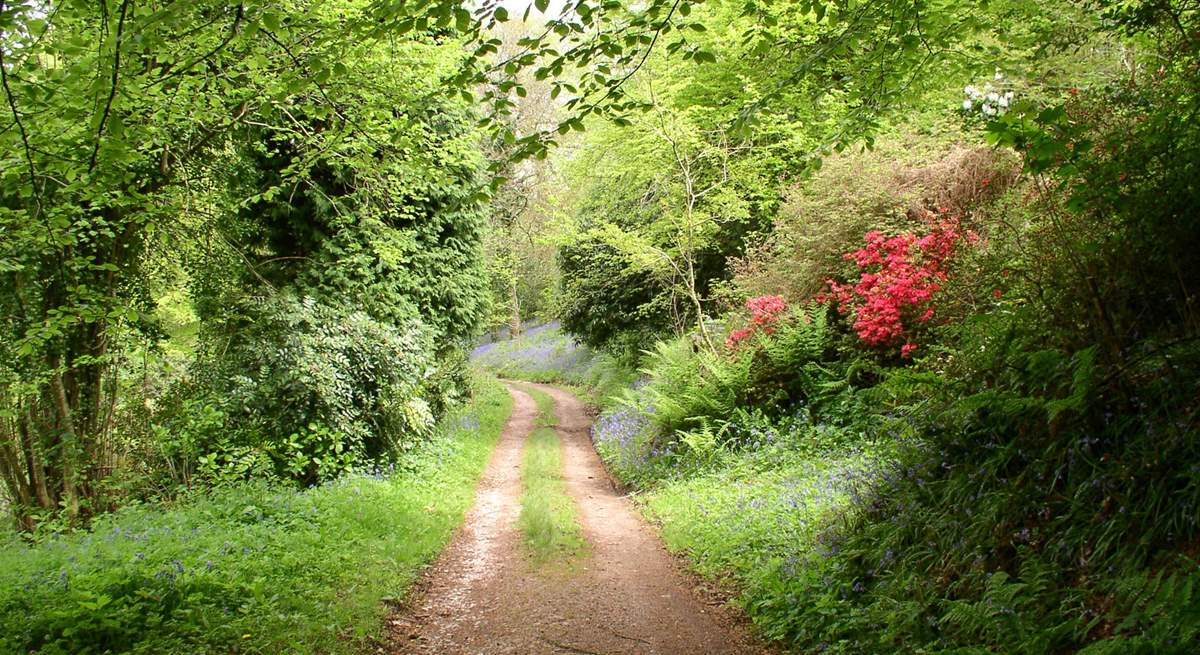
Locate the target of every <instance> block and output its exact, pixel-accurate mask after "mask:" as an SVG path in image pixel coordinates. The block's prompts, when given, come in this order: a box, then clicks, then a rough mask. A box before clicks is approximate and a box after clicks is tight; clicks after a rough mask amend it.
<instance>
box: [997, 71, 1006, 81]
mask: <svg viewBox="0 0 1200 655" xmlns="http://www.w3.org/2000/svg"><path fill="white" fill-rule="evenodd" d="M996 79H997V80H1002V79H1004V73H1001V72H1000V71H996Z"/></svg>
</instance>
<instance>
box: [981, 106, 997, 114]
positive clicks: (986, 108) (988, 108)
mask: <svg viewBox="0 0 1200 655" xmlns="http://www.w3.org/2000/svg"><path fill="white" fill-rule="evenodd" d="M983 113H984V115H985V116H992V115H994V114H995V113H996V110H995V108H993V107H992V106H991V105H987V104H985V105H984V106H983Z"/></svg>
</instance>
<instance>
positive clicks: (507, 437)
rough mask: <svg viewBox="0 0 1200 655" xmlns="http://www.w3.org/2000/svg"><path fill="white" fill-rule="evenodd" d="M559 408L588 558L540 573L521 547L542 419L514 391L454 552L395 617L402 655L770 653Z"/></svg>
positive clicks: (564, 407)
mask: <svg viewBox="0 0 1200 655" xmlns="http://www.w3.org/2000/svg"><path fill="white" fill-rule="evenodd" d="M534 386H537V387H538V388H540V389H542V390H543V391H545V392H546V393H549V394H550V395H551V396H552V397H553V398H554V401H555V404H556V406H557V412H558V419H559V426H558V433H559V436H560V438H561V439H562V442H563V448H564V460H565V462H566V464H565V469H564V474H565V477H566V482H567V488H568V491H569V493H570V494H571V496H572V497H573V499H574V500H575V503H576V505H577V509H578V515H579V519H580V523H581V525H582V527H583V532H584V536H585V537H586V538H587V540H588V542H589V543H590V554H589V555H588V556H586V557H585V558H584V559H583V560H582V561H581V562H580V563H578V564H577V565H575V566H573V567H570V568H563V567H557V568H553V567H552V568H550V569H548V570H535V569H534V568H533V567H532V566H531V565H530V564H529V562H528V561H527V559H526V557H525V555H524V553H523V552H522V549H521V544H520V533H519V531H518V529H517V525H516V522H517V516H518V514H519V513H520V498H521V477H520V476H521V470H520V466H521V450H522V446H523V445H524V441H525V437H526V436H527V435H528V434H529V432H530V430H531V429H532V426H533V421H534V419H535V417H536V416H537V406H536V404H535V403H534V401H533V399H532V398H531V397H530V396H529V395H528V394H526V393H524V392H522V391H521V390H520V389H519V388H517V387H515V386H512V385H510V386H509V393H511V394H512V395H513V398H514V401H515V403H514V406H513V414H512V417H511V418H510V419H509V421H508V424H507V425H506V426H505V429H504V432H503V434H502V435H501V437H500V442H499V444H498V445H497V447H496V451H495V453H494V454H493V455H492V460H491V462H490V463H489V464H488V467H487V470H486V471H485V472H484V475H483V479H482V481H481V483H480V485H479V489H478V492H477V495H476V500H475V506H474V507H473V508H472V509H471V511H470V512H469V513H468V514H467V518H466V522H465V524H464V526H463V528H462V529H461V530H460V531H459V533H458V535H457V536H456V537H455V538H454V540H453V541H452V542H451V544H450V546H449V547H447V548H446V550H445V551H444V552H443V553H442V556H441V557H440V558H439V559H438V561H437V563H436V564H435V565H434V566H433V567H432V568H431V569H430V570H429V572H428V574H427V575H426V577H425V579H424V580H423V582H422V583H421V585H420V586H419V587H418V590H416V591H415V592H414V598H413V600H411V601H410V602H409V604H408V606H407V607H406V608H404V609H403V610H401V611H399V612H398V613H397V614H396V615H395V616H394V617H393V618H392V620H391V634H392V647H393V648H392V650H393V652H395V653H404V654H409V653H411V654H430V653H437V654H439V655H440V654H445V655H452V654H458V653H464V654H465V653H470V654H484V653H486V654H499V653H514V654H515V653H521V654H527V653H583V654H588V655H610V654H612V655H616V654H628V655H635V654H647V655H648V654H653V653H662V654H676V653H678V654H684V653H687V654H700V653H706V654H707V653H712V654H723V653H769V652H771V651H770V650H768V649H766V648H765V647H763V646H762V645H761V644H760V643H759V642H758V641H757V640H755V639H754V638H753V637H752V636H751V635H750V634H749V633H748V631H747V629H746V623H745V620H744V619H743V618H742V617H741V616H740V615H738V614H737V613H735V612H734V611H732V610H730V609H728V608H725V607H723V606H721V605H720V604H719V603H714V602H711V601H708V600H706V599H705V598H704V597H702V595H701V594H699V593H698V592H697V591H696V590H695V589H693V585H692V583H691V580H690V578H689V577H688V576H687V575H686V574H684V573H682V572H681V571H680V570H679V569H678V565H677V563H676V562H675V560H674V558H673V557H672V556H671V555H670V554H668V553H667V552H666V551H665V550H664V549H663V546H662V544H661V542H660V541H659V540H658V537H657V536H656V535H655V534H654V532H653V531H652V530H651V529H650V528H649V527H648V526H646V525H645V523H644V522H643V521H642V520H641V519H640V518H639V517H638V515H637V514H636V513H635V512H634V510H633V508H632V507H631V505H630V503H629V501H628V500H627V499H626V498H624V497H623V496H622V495H621V494H619V493H618V492H617V491H616V490H615V488H614V486H613V484H612V483H611V482H610V480H609V478H608V475H607V473H606V472H605V470H604V467H603V465H602V464H601V462H600V458H599V457H598V456H597V455H596V451H595V450H594V449H593V448H592V444H591V440H590V438H589V436H588V428H589V427H590V425H591V417H590V416H589V415H588V413H587V412H586V411H585V408H584V406H583V405H582V404H581V403H580V402H579V401H578V400H577V399H576V398H575V397H574V396H573V395H571V394H569V393H567V392H565V391H562V390H560V389H557V388H554V387H550V386H544V385H534Z"/></svg>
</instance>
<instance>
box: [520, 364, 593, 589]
mask: <svg viewBox="0 0 1200 655" xmlns="http://www.w3.org/2000/svg"><path fill="white" fill-rule="evenodd" d="M520 388H521V390H522V391H524V392H525V393H528V394H529V395H531V396H533V399H534V401H535V402H537V405H538V418H537V421H536V422H535V423H534V425H535V429H534V431H533V432H532V433H531V434H530V435H529V438H528V439H527V440H526V441H525V454H524V461H523V462H522V465H521V483H522V486H523V488H524V492H523V493H522V495H521V515H520V518H519V519H518V525H519V526H520V528H521V535H522V537H523V541H524V543H525V546H526V548H527V549H528V550H529V553H530V555H531V556H532V558H533V561H534V562H535V563H536V564H538V565H545V564H550V563H552V562H553V563H568V564H569V563H570V562H571V561H573V560H574V559H575V558H577V557H578V556H580V555H582V554H583V552H584V550H585V549H586V547H587V541H586V540H585V539H584V538H583V531H582V529H581V528H580V526H579V519H578V517H577V516H576V508H575V502H574V501H573V500H572V499H571V496H570V495H569V494H568V493H567V486H566V482H565V480H564V479H563V448H562V441H561V440H560V439H559V437H558V434H557V433H556V432H555V430H554V428H555V426H557V425H558V420H557V418H556V417H555V407H554V400H553V399H552V398H551V397H550V396H549V394H547V393H545V392H543V391H540V390H538V389H534V388H532V387H526V386H522V387H520Z"/></svg>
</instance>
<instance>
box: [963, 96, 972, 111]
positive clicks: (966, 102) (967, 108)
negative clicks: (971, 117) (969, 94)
mask: <svg viewBox="0 0 1200 655" xmlns="http://www.w3.org/2000/svg"><path fill="white" fill-rule="evenodd" d="M973 106H974V104H973V103H972V102H971V101H970V100H969V99H968V100H963V111H971V107H973Z"/></svg>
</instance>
